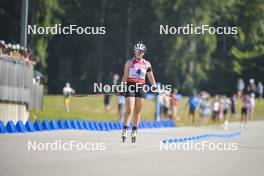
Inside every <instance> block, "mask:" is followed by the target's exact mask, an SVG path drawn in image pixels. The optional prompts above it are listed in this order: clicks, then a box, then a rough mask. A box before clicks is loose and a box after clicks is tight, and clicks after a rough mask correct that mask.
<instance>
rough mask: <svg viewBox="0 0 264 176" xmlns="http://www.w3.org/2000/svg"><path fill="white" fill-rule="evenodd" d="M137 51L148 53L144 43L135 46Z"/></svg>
mask: <svg viewBox="0 0 264 176" xmlns="http://www.w3.org/2000/svg"><path fill="white" fill-rule="evenodd" d="M136 50H141V51H146V46H145V45H144V44H143V43H142V42H138V43H137V44H136V45H135V46H134V51H136Z"/></svg>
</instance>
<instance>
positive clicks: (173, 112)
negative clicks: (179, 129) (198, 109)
mask: <svg viewBox="0 0 264 176" xmlns="http://www.w3.org/2000/svg"><path fill="white" fill-rule="evenodd" d="M177 92H178V91H177V89H173V90H172V91H171V95H170V96H171V99H170V109H171V119H172V120H180V118H179V117H178V115H177V113H178V100H177V96H176V95H177Z"/></svg>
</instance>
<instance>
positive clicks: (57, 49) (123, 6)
mask: <svg viewBox="0 0 264 176" xmlns="http://www.w3.org/2000/svg"><path fill="white" fill-rule="evenodd" d="M20 16H21V1H20V0H14V1H10V0H0V39H1V40H5V41H6V42H10V43H18V42H19V39H20ZM28 17H29V19H28V22H29V24H31V25H34V24H35V25H38V26H53V25H54V24H62V25H63V26H68V25H71V24H75V25H78V26H83V27H85V26H94V27H100V26H104V27H105V28H106V34H105V35H85V34H83V35H77V34H73V35H52V34H48V35H33V34H31V35H28V46H29V47H30V48H31V49H32V51H33V58H34V60H36V61H37V65H36V69H37V70H40V71H41V72H42V73H43V75H44V78H43V82H44V84H46V85H47V86H46V87H47V92H48V93H51V94H55V93H61V89H62V87H63V86H64V84H65V82H70V83H71V84H72V86H73V87H74V88H75V89H76V90H77V92H79V93H87V91H89V90H91V88H92V87H91V85H92V83H93V82H103V83H110V82H112V75H113V74H114V73H118V74H120V75H122V74H123V65H124V63H125V61H126V60H127V59H129V58H131V57H132V56H133V45H134V44H135V43H136V42H137V41H143V42H144V43H145V45H146V46H147V52H146V55H145V57H146V59H148V60H149V61H150V62H151V64H152V67H153V70H154V75H155V77H156V79H157V81H158V82H161V83H163V84H171V85H173V86H174V87H177V88H178V89H179V90H180V91H181V92H182V93H185V94H188V93H191V92H192V91H193V90H206V91H208V92H210V93H211V94H215V93H225V94H231V93H232V92H234V91H235V90H236V82H237V80H238V78H243V79H244V81H245V82H246V83H248V80H249V79H250V78H254V79H255V80H256V81H262V82H264V76H263V75H264V1H263V0H222V1H219V0H188V1H186V0H151V1H150V0H133V1H132V0H125V1H124V0H111V1H109V0H71V1H69V0H29V14H28ZM187 24H193V25H194V26H201V25H210V26H215V27H217V26H226V27H228V26H235V27H237V31H238V33H237V34H229V35H219V34H210V33H205V34H202V35H198V34H189V35H185V34H162V35H161V34H160V25H168V26H186V25H187Z"/></svg>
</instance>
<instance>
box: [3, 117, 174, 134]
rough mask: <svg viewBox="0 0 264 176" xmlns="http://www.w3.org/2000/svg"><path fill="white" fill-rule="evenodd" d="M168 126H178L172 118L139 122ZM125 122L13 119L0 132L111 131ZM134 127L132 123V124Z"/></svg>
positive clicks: (140, 125) (162, 126)
mask: <svg viewBox="0 0 264 176" xmlns="http://www.w3.org/2000/svg"><path fill="white" fill-rule="evenodd" d="M166 127H176V124H175V122H173V121H171V120H163V121H158V122H157V121H141V122H140V123H139V129H145V128H166ZM122 128H123V124H122V123H121V122H119V121H110V122H102V121H101V122H98V121H87V120H84V121H83V120H75V119H73V120H68V119H66V120H62V119H60V120H58V121H55V120H54V119H51V120H50V121H48V120H43V121H42V122H41V121H39V120H35V121H34V122H33V123H32V122H31V121H30V120H28V121H27V122H26V123H25V124H24V123H23V122H22V121H20V120H19V121H17V123H16V124H14V122H13V121H8V122H7V124H6V125H5V124H4V123H3V122H2V121H0V133H1V134H4V133H25V132H37V131H51V130H69V129H70V130H95V131H111V130H121V129H122ZM130 128H132V124H130Z"/></svg>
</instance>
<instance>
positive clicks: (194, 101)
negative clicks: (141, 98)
mask: <svg viewBox="0 0 264 176" xmlns="http://www.w3.org/2000/svg"><path fill="white" fill-rule="evenodd" d="M237 90H238V92H237V93H234V94H233V95H232V96H231V97H230V98H229V97H227V96H226V95H215V97H214V99H213V100H212V101H211V100H210V95H209V93H207V92H205V91H202V92H200V93H199V94H194V95H192V96H190V97H189V99H188V101H187V104H186V106H185V107H184V108H186V107H188V108H189V112H188V121H189V123H190V124H194V123H195V121H196V116H197V114H198V117H199V123H200V124H201V125H203V124H207V123H208V122H209V120H211V121H213V122H220V121H221V120H222V119H223V121H224V124H225V128H227V126H228V120H229V119H232V120H236V119H237V115H238V113H240V114H241V127H243V128H246V127H247V119H250V118H251V117H252V115H253V113H254V109H255V99H256V98H258V99H262V97H263V84H262V83H261V82H260V81H259V82H258V84H257V85H256V84H255V80H254V79H250V80H249V84H248V86H247V87H246V86H245V84H244V81H243V80H242V79H239V80H238V83H237ZM176 94H177V90H173V91H172V92H171V94H170V97H172V98H169V97H168V96H161V105H162V115H163V117H169V118H171V119H173V120H180V116H178V115H177V110H178V108H179V103H180V100H179V99H178V98H177V96H176ZM239 101H240V102H239Z"/></svg>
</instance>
